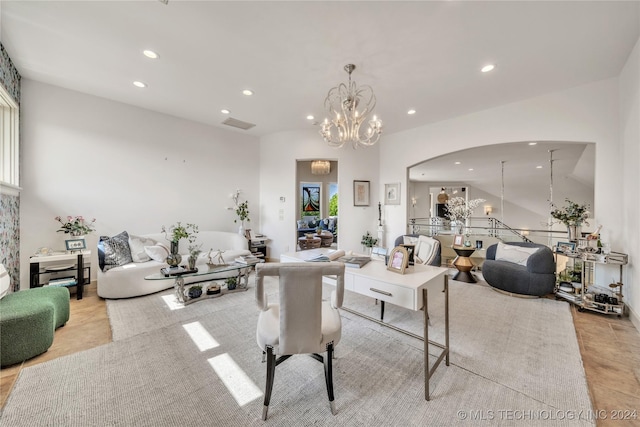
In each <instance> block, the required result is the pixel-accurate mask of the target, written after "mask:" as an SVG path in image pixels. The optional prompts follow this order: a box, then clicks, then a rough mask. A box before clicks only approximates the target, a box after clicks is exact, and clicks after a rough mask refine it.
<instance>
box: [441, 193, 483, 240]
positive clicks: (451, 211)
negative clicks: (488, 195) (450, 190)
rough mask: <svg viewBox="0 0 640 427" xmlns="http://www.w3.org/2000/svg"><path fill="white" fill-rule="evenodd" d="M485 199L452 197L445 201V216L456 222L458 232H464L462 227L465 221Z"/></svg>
mask: <svg viewBox="0 0 640 427" xmlns="http://www.w3.org/2000/svg"><path fill="white" fill-rule="evenodd" d="M484 201H485V199H472V200H469V201H466V200H465V199H464V198H463V197H452V198H450V199H449V200H447V201H446V203H445V208H446V213H445V216H446V217H447V218H448V219H449V220H450V221H451V222H454V221H455V223H456V226H457V227H458V230H457V232H458V234H462V227H463V226H464V223H465V221H466V220H467V218H469V217H470V216H471V215H473V210H474V209H475V208H477V207H478V206H480V203H483V202H484Z"/></svg>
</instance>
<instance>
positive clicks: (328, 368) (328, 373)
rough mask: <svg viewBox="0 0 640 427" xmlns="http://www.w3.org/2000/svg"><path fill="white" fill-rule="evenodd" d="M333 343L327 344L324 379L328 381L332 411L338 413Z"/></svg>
mask: <svg viewBox="0 0 640 427" xmlns="http://www.w3.org/2000/svg"><path fill="white" fill-rule="evenodd" d="M332 360H333V343H332V342H330V343H329V344H327V357H325V358H324V379H325V381H326V383H327V394H328V395H329V406H330V407H331V413H332V414H333V415H335V414H336V406H335V403H334V398H333V364H332Z"/></svg>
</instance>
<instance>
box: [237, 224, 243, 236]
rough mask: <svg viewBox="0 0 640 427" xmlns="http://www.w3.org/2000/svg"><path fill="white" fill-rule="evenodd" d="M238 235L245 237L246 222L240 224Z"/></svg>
mask: <svg viewBox="0 0 640 427" xmlns="http://www.w3.org/2000/svg"><path fill="white" fill-rule="evenodd" d="M238 234H239V235H241V236H242V237H244V222H241V223H240V227H238Z"/></svg>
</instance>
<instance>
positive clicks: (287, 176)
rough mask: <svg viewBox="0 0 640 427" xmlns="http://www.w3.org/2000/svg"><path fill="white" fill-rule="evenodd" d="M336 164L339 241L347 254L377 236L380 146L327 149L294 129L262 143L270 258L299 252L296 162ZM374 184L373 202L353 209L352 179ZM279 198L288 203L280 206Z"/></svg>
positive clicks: (316, 137)
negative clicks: (365, 238)
mask: <svg viewBox="0 0 640 427" xmlns="http://www.w3.org/2000/svg"><path fill="white" fill-rule="evenodd" d="M313 159H326V160H337V161H338V188H339V189H338V217H339V218H338V240H339V242H340V247H341V248H343V249H346V250H354V251H357V250H360V248H361V246H360V240H361V237H362V235H363V234H365V233H366V232H367V231H369V232H370V233H371V234H373V235H374V236H375V234H376V227H377V223H378V221H377V220H378V201H379V194H381V192H380V191H378V189H379V187H380V181H379V180H378V146H377V145H376V146H374V147H371V148H367V149H358V150H354V149H352V148H351V146H345V147H343V148H341V149H335V148H331V147H329V146H328V145H327V144H326V143H325V142H324V141H323V139H322V137H321V136H320V135H319V134H318V132H317V128H315V127H313V128H312V129H310V130H309V131H291V132H281V133H276V134H272V135H268V136H266V137H263V138H261V139H260V163H261V164H260V205H261V207H262V210H261V225H262V229H261V231H262V232H263V233H264V234H266V235H267V236H269V237H270V238H271V239H272V241H271V242H270V246H269V249H270V255H269V256H270V257H271V258H275V259H279V258H280V254H282V253H284V252H289V251H295V248H296V238H297V232H296V211H297V208H296V191H297V186H296V181H295V176H296V160H313ZM354 180H364V181H371V204H370V206H368V207H362V206H358V207H356V206H353V181H354ZM280 197H284V198H285V201H284V202H280Z"/></svg>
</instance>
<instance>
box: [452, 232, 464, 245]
mask: <svg viewBox="0 0 640 427" xmlns="http://www.w3.org/2000/svg"><path fill="white" fill-rule="evenodd" d="M463 244H464V236H463V235H462V234H456V235H455V236H453V246H462V245H463Z"/></svg>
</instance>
